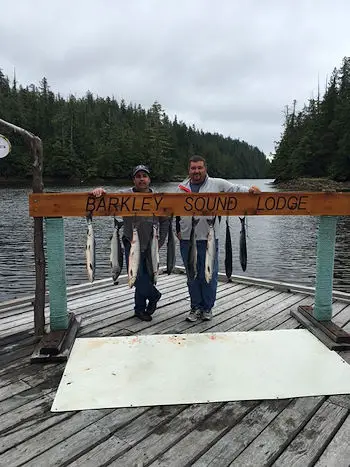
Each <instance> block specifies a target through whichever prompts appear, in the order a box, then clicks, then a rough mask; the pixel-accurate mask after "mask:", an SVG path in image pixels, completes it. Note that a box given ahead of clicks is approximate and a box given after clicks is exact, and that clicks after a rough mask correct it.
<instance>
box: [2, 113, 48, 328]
mask: <svg viewBox="0 0 350 467" xmlns="http://www.w3.org/2000/svg"><path fill="white" fill-rule="evenodd" d="M0 128H4V129H5V130H6V131H9V132H11V133H16V134H18V135H20V136H21V137H22V138H23V139H24V141H25V142H26V144H27V145H28V147H29V149H30V153H31V156H32V167H33V193H42V192H43V188H44V185H43V177H42V167H43V145H42V141H41V139H40V138H39V137H38V136H35V135H34V134H33V133H31V132H30V131H28V130H25V129H23V128H21V127H19V126H16V125H13V123H10V122H7V121H5V120H2V119H0ZM33 240H34V261H35V277H36V282H35V284H36V285H35V298H34V331H35V335H36V336H42V335H43V334H44V332H45V313H44V309H45V254H44V233H43V219H42V217H40V216H39V217H36V218H35V219H34V238H33Z"/></svg>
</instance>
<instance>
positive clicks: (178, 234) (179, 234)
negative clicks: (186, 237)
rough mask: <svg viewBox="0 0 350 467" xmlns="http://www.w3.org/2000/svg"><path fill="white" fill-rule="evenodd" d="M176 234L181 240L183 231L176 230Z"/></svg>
mask: <svg viewBox="0 0 350 467" xmlns="http://www.w3.org/2000/svg"><path fill="white" fill-rule="evenodd" d="M176 236H177V238H178V239H179V240H181V232H176Z"/></svg>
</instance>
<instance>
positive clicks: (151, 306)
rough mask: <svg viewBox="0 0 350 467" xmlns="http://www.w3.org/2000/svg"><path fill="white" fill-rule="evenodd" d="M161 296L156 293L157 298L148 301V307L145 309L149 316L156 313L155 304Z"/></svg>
mask: <svg viewBox="0 0 350 467" xmlns="http://www.w3.org/2000/svg"><path fill="white" fill-rule="evenodd" d="M161 296H162V294H161V293H160V292H159V293H158V296H157V298H156V299H155V300H150V301H149V302H148V305H147V308H146V312H147V313H148V314H149V315H153V313H154V312H155V311H156V309H157V304H158V302H159V300H160V298H161Z"/></svg>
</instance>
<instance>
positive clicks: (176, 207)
mask: <svg viewBox="0 0 350 467" xmlns="http://www.w3.org/2000/svg"><path fill="white" fill-rule="evenodd" d="M307 208H308V195H305V194H304V195H302V194H300V195H296V194H291V195H286V194H283V195H282V194H281V195H279V194H277V193H276V194H274V195H271V194H269V195H268V196H266V195H265V196H264V195H263V194H261V195H249V198H247V197H244V198H243V197H240V196H237V195H236V194H233V193H225V194H217V195H216V194H214V193H205V194H203V195H202V194H195V195H192V194H191V195H187V196H183V194H180V195H179V194H175V193H166V194H156V193H154V194H147V195H146V194H144V195H143V194H140V193H139V194H137V195H134V194H133V195H128V194H122V195H115V194H111V195H104V196H101V197H99V198H96V197H94V196H92V195H89V196H88V197H87V199H86V211H88V212H92V213H94V212H95V213H96V214H98V215H104V214H113V213H115V214H117V213H118V214H119V215H127V214H128V213H133V214H136V213H140V214H144V215H150V214H152V213H157V214H158V215H162V214H172V213H175V214H176V215H190V214H191V213H196V214H201V213H202V214H203V215H207V214H208V213H216V212H219V213H220V212H221V213H222V212H226V213H232V214H233V213H234V212H235V211H239V212H241V211H244V210H246V212H247V213H248V212H249V213H251V214H253V213H259V214H263V213H264V212H265V213H271V211H274V212H278V211H283V212H288V211H293V212H295V211H306V210H307ZM147 213H148V214H147Z"/></svg>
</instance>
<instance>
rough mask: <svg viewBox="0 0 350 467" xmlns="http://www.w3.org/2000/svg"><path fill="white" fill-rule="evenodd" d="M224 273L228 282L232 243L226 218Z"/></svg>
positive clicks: (230, 270) (229, 279) (230, 273)
mask: <svg viewBox="0 0 350 467" xmlns="http://www.w3.org/2000/svg"><path fill="white" fill-rule="evenodd" d="M225 273H226V277H227V279H228V281H229V282H230V281H231V276H232V241H231V232H230V225H229V221H228V217H227V218H226V238H225Z"/></svg>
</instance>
